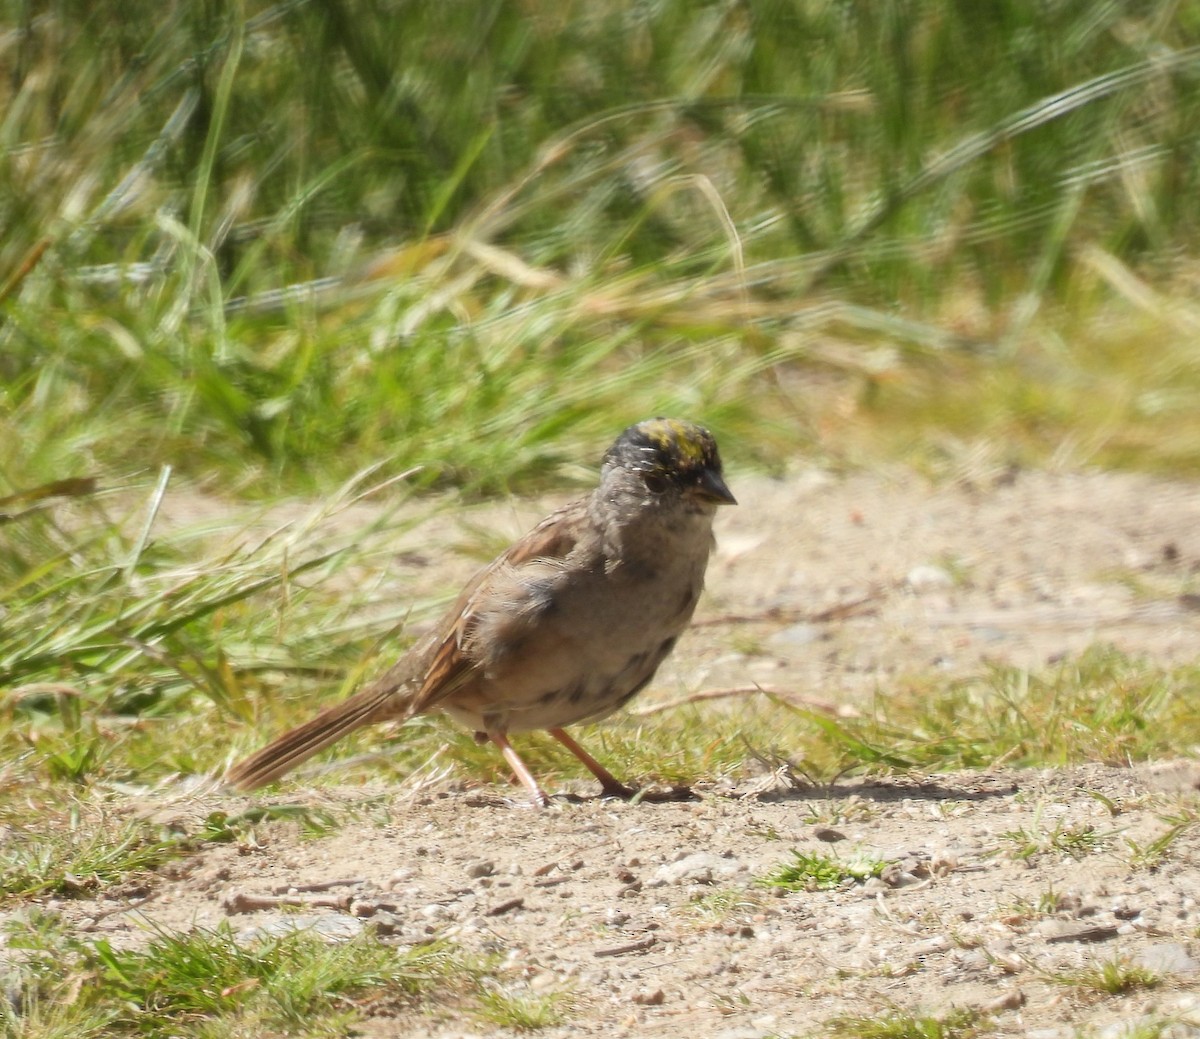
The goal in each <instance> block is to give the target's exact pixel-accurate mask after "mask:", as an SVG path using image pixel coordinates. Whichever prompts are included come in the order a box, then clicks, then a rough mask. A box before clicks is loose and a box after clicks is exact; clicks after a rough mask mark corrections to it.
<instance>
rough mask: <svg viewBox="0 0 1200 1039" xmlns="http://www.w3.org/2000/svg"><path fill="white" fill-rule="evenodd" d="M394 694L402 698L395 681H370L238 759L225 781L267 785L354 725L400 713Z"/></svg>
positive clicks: (243, 785) (250, 786)
mask: <svg viewBox="0 0 1200 1039" xmlns="http://www.w3.org/2000/svg"><path fill="white" fill-rule="evenodd" d="M384 678H385V679H386V678H387V676H386V675H385V676H384ZM393 697H396V698H397V699H402V698H403V694H400V695H399V696H398V695H397V688H396V684H395V683H394V682H387V681H378V682H374V683H372V684H371V685H369V686H368V687H367V688H366V689H364V690H363V691H362V692H360V693H355V694H354V695H353V696H352V697H350V698H349V699H348V700H343V701H342V702H341V703H339V704H334V706H332V707H328V708H326V709H325V710H323V711H322V712H321V713H320V714H318V715H317V716H316V717H315V718H313V719H312V721H308V722H305V723H304V724H303V725H300V726H298V727H297V728H295V729H292V730H290V731H289V732H285V733H284V734H283V735H282V736H280V737H279V739H277V740H275V741H273V742H272V743H269V744H267V746H265V747H263V749H262V750H260V751H258V752H257V753H255V754H251V755H250V757H248V758H246V759H245V760H243V761H239V762H238V763H237V764H236V765H234V766H233V768H231V769H230V770H229V771H228V772H227V773H225V782H226V783H228V784H229V785H230V786H233V787H236V788H237V789H239V790H256V789H257V788H258V787H260V786H266V784H267V783H270V782H272V781H273V780H276V779H278V778H279V777H280V776H282V775H283V774H284V773H285V772H290V771H291V770H292V769H294V768H295V767H296V766H297V765H299V764H300V763H301V762H302V761H307V760H308V759H309V758H311V757H312V756H313V755H314V754H316V753H318V752H319V751H322V750H324V749H325V748H326V747H328V746H329V745H330V744H331V743H336V742H337V741H338V740H340V739H341V738H342V737H343V736H346V735H348V734H349V733H351V732H353V731H354V730H355V729H361V728H362V727H363V726H364V725H370V724H371V723H372V722H374V721H382V720H384V719H385V718H395V717H399V716H402V715H403V714H404V710H403V708H402V707H401V705H400V704H398V703H394V702H393V703H389V702H388V701H389V700H392V698H393Z"/></svg>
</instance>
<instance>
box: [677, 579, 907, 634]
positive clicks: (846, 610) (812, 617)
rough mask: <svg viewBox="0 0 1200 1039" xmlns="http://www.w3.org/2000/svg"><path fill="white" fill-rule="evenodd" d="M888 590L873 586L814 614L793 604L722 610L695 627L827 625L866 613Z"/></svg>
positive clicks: (700, 621) (694, 623) (701, 620)
mask: <svg viewBox="0 0 1200 1039" xmlns="http://www.w3.org/2000/svg"><path fill="white" fill-rule="evenodd" d="M887 591H888V589H886V588H873V589H872V590H871V591H869V592H868V593H867V594H866V595H861V596H859V597H858V598H857V599H847V600H846V601H845V602H838V603H834V604H833V605H832V606H827V607H825V609H823V610H817V611H816V612H815V613H809V612H808V611H806V610H802V609H800V608H798V607H794V606H793V607H786V606H771V607H768V608H767V609H765V610H763V611H762V612H761V613H722V614H720V615H719V616H717V617H702V618H701V619H700V620H698V621H693V622H692V627H693V628H715V627H720V626H723V625H728V624H795V623H796V622H797V621H804V622H806V623H808V624H828V623H829V622H830V621H840V620H844V619H845V618H847V617H857V616H858V615H859V614H861V613H867V612H868V611H869V610H870V609H872V608H873V607H874V606H875V604H876V603H878V602H879V601H880V600H881V599H883V598H884V597H885V596H886V594H887Z"/></svg>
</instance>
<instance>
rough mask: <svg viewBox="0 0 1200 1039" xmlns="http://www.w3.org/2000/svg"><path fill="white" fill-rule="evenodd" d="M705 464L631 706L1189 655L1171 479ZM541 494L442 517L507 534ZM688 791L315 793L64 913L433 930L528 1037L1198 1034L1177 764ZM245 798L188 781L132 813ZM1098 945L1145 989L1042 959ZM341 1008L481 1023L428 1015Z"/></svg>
mask: <svg viewBox="0 0 1200 1039" xmlns="http://www.w3.org/2000/svg"><path fill="white" fill-rule="evenodd" d="M731 485H732V486H733V487H734V490H735V493H737V495H738V497H739V499H740V501H741V505H740V506H739V507H738V508H736V509H729V510H725V511H724V512H723V514H722V516H721V521H720V525H719V530H718V536H719V541H720V551H719V554H718V556H717V557H716V559H715V560H714V563H713V565H712V567H711V568H710V572H709V592H708V594H707V597H706V600H705V602H704V604H703V606H702V608H701V613H700V614H699V615H698V623H697V625H696V626H695V627H694V629H693V630H692V631H691V632H690V633H689V634H688V636H687V637H686V638H685V639H684V640H682V641H681V644H680V646H679V648H678V649H677V651H676V655H675V657H674V659H673V660H672V661H671V662H669V664H668V665H667V666H665V667H664V668H663V671H662V672H661V674H660V676H659V678H658V679H657V680H656V682H655V683H654V688H652V689H651V690H649V691H648V692H647V693H646V694H645V696H644V697H643V698H641V699H640V700H639V701H637V702H636V703H635V705H634V706H635V707H638V706H646V705H651V704H654V703H656V702H660V701H666V700H671V699H673V698H677V697H680V696H684V695H689V694H695V693H696V692H697V691H702V690H705V689H721V688H733V687H743V686H752V685H753V684H755V683H759V684H762V685H766V686H772V687H780V688H787V689H790V690H795V691H797V692H800V693H802V694H803V695H809V696H813V697H816V698H819V699H821V700H823V701H828V702H829V703H831V704H835V705H837V704H845V705H849V706H853V705H854V704H855V703H857V702H861V700H862V699H863V698H865V697H870V696H874V695H886V692H887V688H888V686H889V683H893V682H894V681H895V680H896V679H897V678H898V677H900V676H904V675H920V674H929V673H931V672H932V671H937V672H939V673H947V674H964V675H966V674H971V673H973V672H977V671H979V670H980V669H981V668H982V667H984V666H986V665H987V664H988V663H989V662H1003V663H1013V664H1017V665H1020V666H1027V667H1031V668H1042V667H1044V666H1046V665H1048V664H1052V663H1053V662H1054V661H1056V660H1058V659H1061V658H1063V657H1069V656H1070V655H1072V654H1075V653H1078V652H1081V651H1082V650H1084V649H1086V648H1087V647H1089V646H1092V645H1095V644H1097V643H1103V644H1111V645H1114V646H1116V647H1118V648H1119V649H1121V650H1123V651H1125V652H1129V653H1136V654H1144V655H1145V656H1147V657H1148V658H1150V659H1152V660H1153V661H1155V662H1158V663H1162V664H1167V663H1172V662H1176V663H1181V662H1189V661H1194V660H1195V659H1196V656H1197V651H1198V649H1200V597H1198V596H1197V594H1196V591H1197V582H1198V581H1200V578H1198V577H1197V574H1198V573H1200V487H1197V486H1196V485H1194V484H1187V483H1180V482H1167V481H1162V480H1156V479H1153V478H1150V477H1146V476H1136V475H1120V474H1079V473H1067V474H1062V473H1038V472H1028V473H1026V472H1018V473H995V474H991V475H990V476H987V477H981V478H980V479H977V480H973V481H961V482H958V483H953V484H946V485H940V486H934V485H932V484H930V483H928V482H926V481H925V480H923V479H922V478H921V477H919V476H917V475H914V474H913V473H912V472H909V471H901V470H897V471H891V472H882V473H881V472H874V473H869V474H866V473H864V474H854V475H850V476H845V477H841V476H831V475H829V474H826V473H821V472H815V471H805V472H798V473H794V474H791V475H789V476H788V477H787V478H783V479H768V478H765V477H739V476H738V475H737V474H736V473H735V474H733V475H732V476H731ZM548 504H550V503H548V502H537V503H521V504H519V505H517V506H504V507H496V506H491V507H483V508H479V509H474V510H471V511H470V513H469V515H467V516H466V517H465V520H464V522H466V523H467V524H470V525H474V526H475V527H485V528H487V529H491V530H497V531H500V532H501V533H503V534H505V535H507V534H512V535H513V536H515V535H517V534H519V533H520V531H521V530H522V529H523V528H524V527H525V526H527V525H528V524H529V523H530V522H532V521H533V520H536V519H537V518H538V516H540V515H541V513H542V512H543V511H544V508H545V507H546V505H548ZM456 539H458V540H460V541H461V531H460V530H458V529H457V528H456V526H455V524H454V523H447V522H446V520H445V517H442V518H441V519H439V520H438V521H436V523H435V524H432V525H430V526H427V527H424V528H417V529H416V530H414V531H412V532H410V533H409V534H408V535H406V541H407V542H408V543H407V544H406V545H404V546H398V547H397V557H396V558H397V563H396V572H395V575H394V578H395V580H396V582H397V586H398V587H401V586H403V587H406V588H408V589H409V590H410V593H411V590H412V589H413V588H416V587H420V586H421V585H422V584H423V585H424V587H425V588H427V589H429V590H440V591H443V592H444V591H448V590H450V589H451V588H452V586H453V585H454V584H455V583H457V582H458V581H459V580H461V579H462V578H463V577H464V576H465V575H466V574H467V573H468V572H469V571H470V570H471V569H472V567H473V565H474V564H473V563H472V562H471V561H469V560H466V559H463V558H460V557H457V556H446V555H445V554H444V549H443V547H442V546H445V545H452V544H454V543H455V541H456ZM751 641H752V642H753V645H754V651H753V652H747V651H746V646H747V645H748V644H749V643H750V642H751ZM739 647H740V649H739ZM1197 695H1200V691H1197ZM723 703H724V704H725V709H734V708H733V707H732V706H731V705H730V702H728V701H723ZM1197 757H1200V748H1197ZM576 789H577V792H578V793H581V794H587V793H588V792H589V788H588V786H587V784H579V786H578V787H577V788H576ZM697 789H698V792H699V793H700V795H701V797H702V799H701V800H699V801H696V802H689V803H675V804H645V803H643V804H625V803H618V802H611V801H601V800H598V799H595V798H589V797H584V798H583V799H582V800H580V801H566V800H564V801H562V802H561V803H556V804H555V805H554V806H553V807H551V808H550V809H548V810H545V811H542V812H537V811H533V810H531V809H527V808H524V807H522V806H520V805H519V804H514V803H512V802H510V801H506V800H505V796H504V795H506V794H508V793H509V791H506V790H496V791H480V790H463V789H460V788H456V787H444V788H439V787H436V786H434V787H427V788H423V789H419V790H417V792H415V793H414V790H413V788H412V786H411V785H410V786H407V787H405V788H404V789H403V790H389V789H387V788H385V787H383V786H378V785H377V786H372V787H363V786H361V785H356V786H347V787H346V788H344V789H340V788H339V789H338V790H335V791H333V792H329V791H328V790H326V791H323V792H322V793H321V794H319V795H317V794H314V795H313V803H315V804H321V803H333V804H335V805H337V804H343V805H345V806H355V805H358V806H361V805H363V804H367V803H370V805H371V808H370V810H369V811H364V810H358V811H351V812H348V815H349V817H350V818H351V819H352V820H353V821H351V822H348V823H346V824H345V825H343V826H341V827H340V828H338V830H337V831H336V833H335V834H333V835H331V836H328V837H325V838H318V839H305V838H303V837H302V836H301V835H300V834H299V833H297V832H294V831H292V830H290V829H288V827H287V826H286V825H277V826H274V827H272V828H270V829H269V831H264V832H265V833H266V834H267V836H266V839H265V840H264V841H262V842H260V846H258V847H257V848H254V849H247V848H244V847H243V848H238V847H235V846H232V845H218V846H212V847H210V848H207V849H205V850H204V851H202V852H201V853H199V854H197V855H196V856H195V858H193V859H192V860H190V861H189V862H187V863H186V864H184V865H183V866H182V867H180V872H179V874H178V875H177V876H174V877H172V878H167V877H164V878H161V879H160V880H158V881H156V882H155V883H153V884H151V885H150V886H149V888H148V889H139V890H137V891H131V892H115V893H110V895H109V897H106V898H104V899H100V900H97V901H63V902H61V903H59V904H58V906H57V908H59V909H60V910H62V911H63V912H64V913H66V914H68V916H69V917H70V918H71V919H72V920H73V921H74V922H76V923H77V925H78V926H79V927H80V928H83V929H86V930H88V931H89V932H92V933H95V934H97V935H103V936H105V937H107V938H109V939H110V940H113V941H127V942H138V941H142V940H145V935H146V934H147V930H146V921H147V920H149V921H152V922H153V923H154V924H155V925H156V926H158V927H168V928H188V927H213V926H215V925H216V924H217V923H218V922H220V921H222V920H228V921H230V922H231V923H232V925H233V926H234V927H235V928H236V929H237V930H238V931H239V932H244V933H246V934H253V933H256V932H257V930H258V929H261V928H268V929H278V928H280V927H287V926H296V924H297V921H299V923H300V924H301V925H304V926H315V927H317V928H319V929H321V930H322V931H323V932H325V933H327V934H329V935H330V936H331V938H336V937H337V936H339V935H347V934H353V933H355V932H357V931H358V930H359V929H361V928H363V927H365V926H369V925H372V924H373V925H374V926H376V927H377V929H378V933H379V934H380V936H381V940H385V941H391V942H396V943H399V944H406V945H407V944H412V943H415V942H421V941H426V940H428V939H429V938H431V937H435V936H443V937H446V938H449V939H451V940H453V941H454V942H456V943H459V944H460V945H461V946H463V947H465V948H467V949H469V950H473V951H478V952H483V953H489V954H494V955H496V956H498V957H499V958H500V960H501V962H502V963H503V965H504V966H503V969H502V971H501V975H500V976H501V980H502V982H503V983H504V984H506V985H508V986H510V988H511V990H512V991H513V992H516V993H534V994H537V993H550V992H562V993H566V994H567V997H568V1003H567V1006H568V1007H569V1010H568V1012H567V1015H566V1022H565V1023H564V1024H563V1025H560V1026H556V1027H553V1028H550V1029H548V1030H546V1031H545V1032H543V1033H541V1034H544V1035H548V1036H553V1037H558V1036H574V1035H587V1036H592V1035H594V1036H612V1035H616V1036H667V1035H673V1036H674V1035H680V1034H684V1033H688V1034H691V1035H695V1036H712V1037H720V1039H742V1037H745V1039H758V1037H766V1036H791V1035H798V1036H799V1035H814V1034H820V1031H821V1026H822V1023H824V1022H828V1021H829V1020H831V1019H833V1018H836V1017H838V1016H844V1015H860V1014H882V1013H885V1012H887V1011H889V1010H894V1011H904V1012H912V1013H934V1014H937V1013H946V1012H947V1011H949V1010H951V1009H952V1008H972V1009H975V1010H978V1011H980V1012H982V1013H983V1014H984V1015H985V1017H984V1021H985V1022H986V1024H985V1025H984V1026H983V1027H984V1029H985V1034H996V1035H1005V1036H1008V1035H1013V1036H1035V1037H1039V1039H1051V1037H1059V1036H1062V1037H1068V1036H1074V1035H1077V1034H1079V1033H1080V1030H1084V1031H1085V1033H1086V1034H1089V1035H1093V1034H1094V1035H1097V1036H1113V1037H1116V1036H1122V1035H1126V1034H1129V1033H1128V1031H1127V1030H1128V1029H1129V1028H1131V1027H1132V1026H1134V1025H1142V1026H1146V1027H1150V1026H1151V1025H1153V1026H1154V1027H1158V1026H1159V1025H1162V1023H1163V1022H1167V1023H1169V1027H1168V1026H1163V1027H1164V1028H1167V1030H1163V1031H1159V1032H1154V1033H1147V1034H1162V1035H1200V826H1193V827H1191V828H1190V829H1187V830H1186V831H1185V832H1183V833H1182V834H1181V835H1180V836H1179V837H1178V838H1177V839H1176V840H1175V841H1174V842H1173V843H1172V844H1171V846H1170V850H1169V854H1168V855H1167V857H1166V858H1165V860H1164V861H1163V862H1162V863H1161V865H1160V866H1159V867H1158V868H1157V869H1155V870H1149V869H1147V868H1145V867H1144V865H1143V864H1141V863H1140V862H1139V860H1138V856H1137V854H1136V849H1138V848H1145V847H1146V846H1147V845H1148V844H1149V843H1150V842H1151V841H1153V840H1154V839H1155V838H1157V837H1160V836H1162V835H1163V834H1164V833H1166V832H1167V831H1168V829H1169V828H1170V826H1171V819H1172V818H1174V817H1177V816H1178V815H1179V813H1180V812H1187V811H1189V810H1190V811H1191V812H1192V813H1195V812H1196V811H1197V810H1200V764H1197V762H1196V761H1177V762H1161V763H1155V764H1151V765H1145V766H1139V767H1136V768H1119V767H1109V766H1102V765H1089V766H1083V767H1075V768H1066V769H1059V770H1038V771H1008V770H1004V769H997V770H993V771H988V772H980V773H959V774H952V775H937V776H932V777H920V776H917V777H904V778H894V779H888V780H886V781H867V780H855V779H845V780H842V781H839V782H838V783H836V784H835V785H834V786H833V787H831V788H815V787H814V788H796V787H794V786H790V785H788V784H787V783H784V782H782V781H776V780H775V779H774V778H773V777H772V776H770V775H753V774H748V775H746V776H745V777H742V778H739V779H738V780H736V781H731V782H728V783H721V784H709V785H707V786H706V785H705V784H703V783H701V784H698V787H697ZM288 799H289V800H296V792H295V790H294V789H293V790H291V791H289V795H288ZM250 803H252V800H251V799H247V798H242V797H232V796H224V795H222V794H220V793H212V792H210V793H206V794H202V795H200V794H197V795H193V796H191V797H188V798H181V799H180V800H179V801H178V802H176V803H173V804H169V805H163V804H161V803H160V804H158V805H156V806H154V808H153V813H154V814H155V816H156V817H159V818H167V817H178V818H180V819H190V820H192V821H194V820H195V819H198V818H201V817H203V815H205V814H206V813H207V812H209V811H212V810H214V809H217V808H219V809H221V810H224V811H228V812H231V813H232V812H235V811H238V810H240V809H242V808H244V807H246V806H247V805H248V804H250ZM147 810H149V809H147ZM1022 831H1023V832H1024V834H1025V835H1027V836H1029V837H1032V838H1046V837H1047V835H1052V834H1055V833H1059V834H1061V833H1075V834H1087V835H1088V837H1087V843H1088V846H1089V850H1088V852H1087V853H1086V854H1082V855H1081V856H1080V857H1078V858H1075V857H1072V856H1071V855H1070V854H1068V853H1066V852H1062V851H1058V850H1054V849H1052V848H1048V849H1046V850H1042V851H1041V852H1038V853H1034V854H1032V855H1030V856H1029V857H1021V856H1019V855H1017V854H1015V850H1016V849H1017V848H1018V847H1019V846H1020V843H1021V842H1020V841H1019V840H1017V839H1016V838H1014V836H1013V835H1014V834H1019V833H1021V832H1022ZM793 849H798V850H800V851H820V852H822V853H824V854H834V855H837V856H839V857H841V858H843V859H850V860H854V859H860V858H862V857H864V856H866V857H872V858H875V859H881V860H885V861H886V862H887V863H889V864H890V865H889V866H888V868H887V869H886V870H885V872H884V873H883V875H882V876H880V877H876V878H872V879H870V880H867V881H865V882H848V883H846V884H844V885H842V886H840V887H838V888H836V889H834V890H831V891H804V892H795V893H787V892H780V891H776V890H772V889H769V888H765V887H763V886H762V885H761V884H760V883H759V882H758V879H757V878H760V877H761V876H762V875H763V874H764V873H765V872H767V871H768V870H769V869H771V868H772V867H773V866H776V865H778V864H779V863H781V862H784V861H787V860H788V859H789V858H790V856H791V853H792V850H793ZM281 897H282V898H283V899H284V901H288V902H292V903H299V905H298V906H297V905H291V906H286V907H284V906H280V905H279V904H278V902H279V899H280V898H281ZM1116 961H1120V962H1124V963H1126V964H1134V965H1140V966H1143V967H1145V968H1147V969H1149V970H1153V971H1155V972H1157V974H1158V975H1159V976H1160V978H1161V983H1160V984H1159V985H1157V986H1156V987H1154V988H1148V989H1145V988H1141V989H1135V990H1133V991H1131V992H1128V993H1126V994H1124V995H1117V996H1109V995H1101V994H1098V993H1096V992H1094V991H1093V992H1090V993H1089V991H1088V990H1087V989H1086V988H1080V987H1078V986H1070V985H1063V984H1061V983H1060V982H1061V980H1062V978H1063V976H1064V975H1065V974H1066V973H1068V972H1071V971H1079V970H1083V969H1086V968H1088V967H1089V966H1095V965H1097V964H1103V963H1105V962H1116ZM394 1012H395V1011H394V1008H392V1010H390V1011H389V1013H392V1014H394ZM363 1033H364V1034H366V1035H370V1036H407V1035H432V1036H438V1037H450V1036H466V1035H491V1034H495V1028H494V1026H491V1025H488V1024H486V1023H483V1022H481V1021H479V1020H478V1019H477V1018H472V1017H470V1016H469V1015H464V1014H463V1013H461V1012H460V1010H459V1009H456V1008H453V1007H447V1008H444V1009H441V1010H439V1009H437V1008H430V1007H428V1006H425V1007H422V1008H420V1009H415V1010H414V1011H413V1012H412V1014H411V1015H407V1016H405V1015H401V1016H399V1017H396V1016H386V1017H377V1018H372V1019H369V1020H368V1021H367V1022H366V1023H365V1024H364V1026H363Z"/></svg>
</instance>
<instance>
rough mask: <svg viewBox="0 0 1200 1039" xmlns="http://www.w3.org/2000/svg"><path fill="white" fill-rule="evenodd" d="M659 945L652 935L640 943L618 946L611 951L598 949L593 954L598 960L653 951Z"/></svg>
mask: <svg viewBox="0 0 1200 1039" xmlns="http://www.w3.org/2000/svg"><path fill="white" fill-rule="evenodd" d="M657 943H658V939H657V938H655V937H654V935H652V934H648V935H646V937H645V938H642V939H641V940H640V941H636V942H630V943H629V944H628V945H616V946H614V947H613V948H611V949H597V950H596V951H595V952H593V953H592V955H593V956H595V957H596V958H597V959H600V958H601V957H604V956H625V955H627V954H628V953H631V952H645V951H646V950H647V949H652V948H653V947H654V946H655V945H656V944H657Z"/></svg>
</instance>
